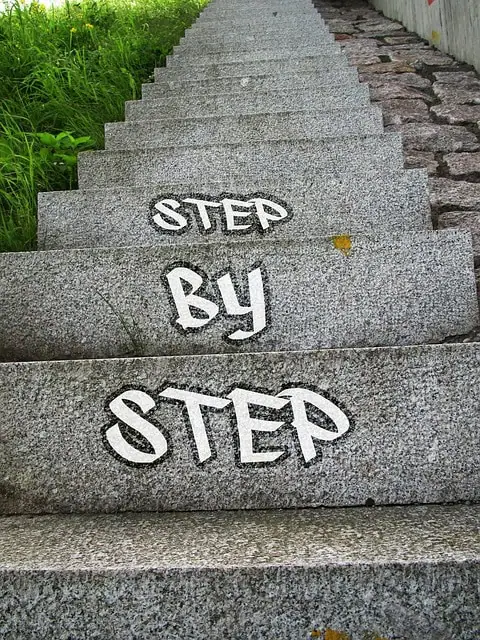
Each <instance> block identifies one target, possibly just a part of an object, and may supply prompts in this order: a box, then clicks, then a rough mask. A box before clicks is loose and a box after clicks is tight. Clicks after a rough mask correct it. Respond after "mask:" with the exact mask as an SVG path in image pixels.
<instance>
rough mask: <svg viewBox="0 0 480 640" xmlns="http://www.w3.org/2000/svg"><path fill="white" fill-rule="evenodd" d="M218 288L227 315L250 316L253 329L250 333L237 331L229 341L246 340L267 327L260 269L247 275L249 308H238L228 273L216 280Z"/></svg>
mask: <svg viewBox="0 0 480 640" xmlns="http://www.w3.org/2000/svg"><path fill="white" fill-rule="evenodd" d="M218 287H219V289H220V293H221V294H222V299H223V303H224V305H225V309H226V311H227V313H228V314H229V315H232V316H243V315H245V314H247V313H251V314H252V324H253V328H252V330H251V331H243V330H241V329H238V330H237V331H234V332H233V333H232V334H231V335H229V336H228V337H229V339H230V340H247V339H248V338H251V337H252V336H254V335H255V334H256V333H259V332H260V331H262V330H263V329H265V327H266V326H267V315H266V310H265V294H264V291H263V280H262V271H261V269H260V268H258V269H254V270H253V271H251V272H250V273H249V274H248V290H249V293H250V306H249V307H242V306H240V304H239V302H238V298H237V294H236V293H235V289H234V286H233V282H232V278H231V276H230V274H229V273H226V274H225V275H224V276H222V277H221V278H219V279H218Z"/></svg>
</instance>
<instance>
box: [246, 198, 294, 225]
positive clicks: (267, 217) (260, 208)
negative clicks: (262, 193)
mask: <svg viewBox="0 0 480 640" xmlns="http://www.w3.org/2000/svg"><path fill="white" fill-rule="evenodd" d="M251 202H252V203H253V204H254V205H255V207H256V209H257V216H258V220H259V222H260V226H261V227H262V229H268V227H269V226H270V221H272V222H277V221H278V220H283V219H284V218H286V217H287V216H288V211H286V210H285V209H284V208H283V207H281V206H280V205H279V204H277V203H276V202H272V201H271V200H265V199H264V198H253V199H252V200H251ZM265 207H269V208H270V209H273V210H274V211H276V212H277V213H279V214H280V215H279V216H274V215H272V214H271V213H267V211H265Z"/></svg>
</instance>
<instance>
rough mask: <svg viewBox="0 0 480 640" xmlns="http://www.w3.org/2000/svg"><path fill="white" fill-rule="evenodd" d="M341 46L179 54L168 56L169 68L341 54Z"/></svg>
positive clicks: (326, 45) (314, 45)
mask: <svg viewBox="0 0 480 640" xmlns="http://www.w3.org/2000/svg"><path fill="white" fill-rule="evenodd" d="M340 53H341V52H340V48H339V47H338V46H337V45H336V44H335V43H326V44H324V45H323V46H321V47H319V46H318V45H317V44H313V45H312V44H309V45H305V46H302V47H298V48H296V49H290V48H286V47H277V48H274V49H263V48H255V49H254V50H253V51H237V50H233V51H229V52H223V53H211V54H209V55H200V54H199V53H195V54H192V55H188V56H186V55H184V54H182V55H178V56H170V57H168V58H167V68H171V69H177V68H178V67H182V68H183V67H204V66H209V65H217V64H242V63H243V62H257V61H262V60H284V59H288V58H291V57H293V56H296V57H298V58H300V57H303V58H307V57H309V56H316V55H322V54H323V55H326V56H331V55H340Z"/></svg>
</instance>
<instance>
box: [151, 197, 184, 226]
mask: <svg viewBox="0 0 480 640" xmlns="http://www.w3.org/2000/svg"><path fill="white" fill-rule="evenodd" d="M167 205H168V206H167ZM179 206H180V203H179V202H177V201H176V200H170V199H166V200H160V202H157V203H155V205H154V208H155V209H156V210H157V211H159V213H156V214H155V215H154V216H152V220H153V222H154V223H155V224H156V225H157V226H158V227H160V228H161V229H164V230H165V231H180V229H184V228H185V227H186V226H187V221H186V220H185V218H184V216H182V214H181V213H179V212H178V211H175V209H178V207H179ZM168 207H172V208H171V209H169V208H168ZM164 216H166V217H167V218H166V219H165V217H164ZM168 219H170V220H173V223H172V222H169V221H168Z"/></svg>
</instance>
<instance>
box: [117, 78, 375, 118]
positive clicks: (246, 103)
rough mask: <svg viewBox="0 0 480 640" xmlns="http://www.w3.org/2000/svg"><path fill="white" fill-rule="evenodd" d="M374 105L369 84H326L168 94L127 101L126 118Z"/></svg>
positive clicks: (232, 113)
mask: <svg viewBox="0 0 480 640" xmlns="http://www.w3.org/2000/svg"><path fill="white" fill-rule="evenodd" d="M369 105H370V92H369V88H368V86H367V85H361V84H358V85H356V86H347V87H343V86H334V87H324V88H323V90H322V89H321V88H320V89H318V88H317V89H315V90H313V91H312V90H308V89H304V90H302V91H298V90H295V89H293V90H291V89H284V90H280V91H266V92H264V93H252V92H250V93H241V92H240V93H236V94H227V95H225V94H214V95H209V96H207V95H205V96H181V95H179V94H176V95H173V96H165V97H162V98H161V99H157V98H156V97H154V98H152V99H145V100H135V101H131V102H126V103H125V120H130V121H132V120H144V121H149V120H158V119H159V118H162V117H166V118H201V117H207V118H208V117H211V116H239V115H248V114H252V115H253V114H258V115H260V114H265V113H270V114H271V113H282V112H290V111H297V112H301V111H306V112H308V111H320V112H324V113H325V112H329V111H332V110H341V109H355V108H356V107H359V106H365V107H367V106H369Z"/></svg>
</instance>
